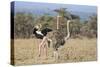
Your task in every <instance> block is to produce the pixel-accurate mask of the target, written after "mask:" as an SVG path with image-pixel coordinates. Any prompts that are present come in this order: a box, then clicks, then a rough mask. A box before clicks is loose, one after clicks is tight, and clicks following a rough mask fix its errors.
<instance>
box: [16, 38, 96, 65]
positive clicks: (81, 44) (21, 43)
mask: <svg viewBox="0 0 100 67" xmlns="http://www.w3.org/2000/svg"><path fill="white" fill-rule="evenodd" d="M38 44H39V42H37V39H15V40H14V47H15V65H26V64H44V63H45V64H47V63H64V62H79V61H95V60H96V59H97V51H96V50H97V48H96V47H97V46H96V39H95V38H94V39H87V38H83V39H82V40H81V39H69V40H68V41H67V42H66V44H65V45H64V46H63V47H60V48H59V54H60V58H59V60H57V61H55V60H54V58H53V57H52V52H53V50H52V49H51V48H48V56H47V57H38Z"/></svg>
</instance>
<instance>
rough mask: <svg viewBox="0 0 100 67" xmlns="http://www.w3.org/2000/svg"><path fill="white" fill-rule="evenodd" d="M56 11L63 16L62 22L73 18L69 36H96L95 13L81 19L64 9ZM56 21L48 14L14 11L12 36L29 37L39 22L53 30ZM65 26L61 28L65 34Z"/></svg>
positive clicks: (43, 26)
mask: <svg viewBox="0 0 100 67" xmlns="http://www.w3.org/2000/svg"><path fill="white" fill-rule="evenodd" d="M58 13H59V14H61V15H62V16H63V21H62V22H66V21H67V19H71V20H73V23H70V32H71V38H77V37H82V36H85V37H88V38H94V37H97V15H91V16H90V17H89V18H88V20H85V21H81V19H80V17H79V16H77V15H73V14H70V13H69V12H65V10H62V11H61V12H58ZM66 17H67V19H66ZM56 22H57V19H56V17H55V16H51V15H49V14H44V15H41V16H36V15H33V14H28V13H27V14H26V13H16V14H15V16H14V38H31V37H32V33H33V28H34V26H35V25H37V24H41V25H42V28H45V27H50V28H52V29H53V30H55V29H56ZM62 24H63V23H62ZM65 26H66V24H65ZM66 28H67V27H64V28H63V30H65V32H64V33H65V34H67V31H66V30H67V29H66Z"/></svg>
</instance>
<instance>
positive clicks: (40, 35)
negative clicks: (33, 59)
mask: <svg viewBox="0 0 100 67" xmlns="http://www.w3.org/2000/svg"><path fill="white" fill-rule="evenodd" d="M39 29H40V28H39V26H36V27H34V29H33V34H34V35H35V37H36V38H38V39H42V41H41V43H40V44H39V49H38V50H39V57H40V56H41V50H45V55H46V56H47V45H46V41H47V40H48V38H47V37H46V35H47V34H48V32H51V31H52V29H50V28H44V29H42V30H39Z"/></svg>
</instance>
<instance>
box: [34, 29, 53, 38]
mask: <svg viewBox="0 0 100 67" xmlns="http://www.w3.org/2000/svg"><path fill="white" fill-rule="evenodd" d="M51 31H52V29H50V28H44V29H42V30H38V29H37V28H34V29H33V34H35V36H36V38H39V39H43V37H44V36H46V35H47V33H48V32H51Z"/></svg>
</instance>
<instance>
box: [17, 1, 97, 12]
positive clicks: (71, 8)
mask: <svg viewBox="0 0 100 67" xmlns="http://www.w3.org/2000/svg"><path fill="white" fill-rule="evenodd" d="M59 7H64V8H67V9H68V10H69V11H77V12H89V13H96V12H97V7H96V6H87V5H72V4H54V3H40V2H23V1H15V8H16V9H24V8H25V9H35V10H36V9H44V10H45V9H55V8H59Z"/></svg>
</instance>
